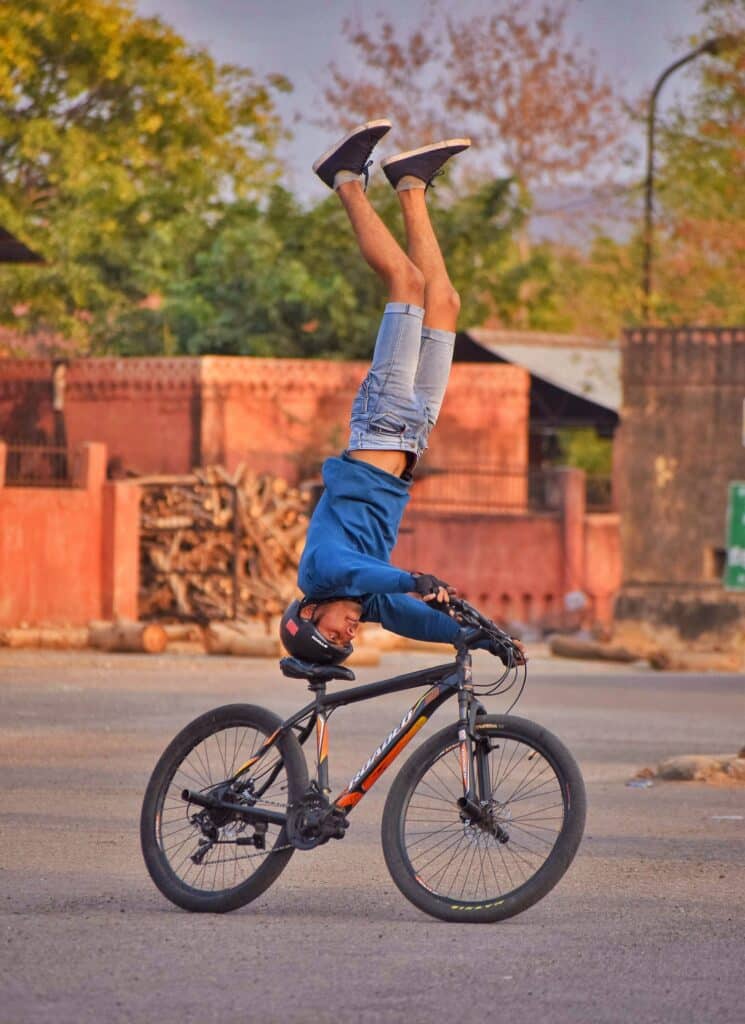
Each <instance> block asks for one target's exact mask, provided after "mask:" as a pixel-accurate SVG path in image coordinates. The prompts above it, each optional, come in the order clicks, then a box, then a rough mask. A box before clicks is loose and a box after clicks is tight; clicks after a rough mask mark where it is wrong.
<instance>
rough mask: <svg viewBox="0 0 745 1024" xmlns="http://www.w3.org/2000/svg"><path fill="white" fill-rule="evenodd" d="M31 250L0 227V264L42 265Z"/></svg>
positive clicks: (40, 258) (41, 261)
mask: <svg viewBox="0 0 745 1024" xmlns="http://www.w3.org/2000/svg"><path fill="white" fill-rule="evenodd" d="M43 262H44V260H43V259H42V257H41V256H39V254H38V253H36V252H34V251H33V249H29V247H28V246H27V245H24V244H23V242H20V241H19V240H18V239H17V238H16V237H15V236H14V235H11V233H10V232H9V231H6V230H5V228H1V227H0V263H43Z"/></svg>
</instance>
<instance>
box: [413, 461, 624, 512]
mask: <svg viewBox="0 0 745 1024" xmlns="http://www.w3.org/2000/svg"><path fill="white" fill-rule="evenodd" d="M585 479H586V492H585V494H586V503H587V506H586V507H587V510H588V511H591V512H601V511H602V512H607V511H611V510H612V509H613V497H612V489H611V478H610V477H596V476H589V475H588V476H587V477H586V478H585ZM415 480H416V486H415V487H414V490H413V491H412V501H413V503H414V504H415V505H418V506H419V507H420V508H428V509H439V510H448V511H449V510H452V511H454V512H456V511H457V512H474V513H494V512H506V513H520V512H523V513H526V512H539V513H556V512H558V511H559V509H560V507H561V490H560V485H559V473H558V470H557V469H556V468H544V469H528V470H525V469H515V470H509V469H504V468H503V467H499V468H496V467H491V466H488V465H483V464H481V465H475V466H474V465H472V464H470V465H468V466H452V465H450V466H447V467H437V466H427V465H426V464H425V465H423V466H421V467H420V468H419V469H418V471H417V472H416V475H415Z"/></svg>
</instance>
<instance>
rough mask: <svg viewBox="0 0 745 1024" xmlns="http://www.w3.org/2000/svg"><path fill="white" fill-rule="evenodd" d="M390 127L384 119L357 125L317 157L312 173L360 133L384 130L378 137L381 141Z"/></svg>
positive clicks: (388, 122)
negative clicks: (376, 129)
mask: <svg viewBox="0 0 745 1024" xmlns="http://www.w3.org/2000/svg"><path fill="white" fill-rule="evenodd" d="M392 127H393V124H392V123H391V122H390V121H389V120H388V119H387V118H385V117H382V118H380V119H379V120H378V121H366V122H365V124H358V125H357V127H356V128H353V129H352V131H351V132H349V134H347V135H345V136H344V138H343V139H339V141H338V142H337V143H336V145H334V146H332V147H331V148H330V149H327V150H326V152H325V153H324V154H323V155H322V156H319V158H318V159H317V160H316V161H315V163H314V164H313V171H314V172H317V171H318V168H319V167H322V166H323V165H324V164H325V163H326V161H327V160H330V159H331V157H332V156H333V155H334V153H335V152H336V151H337V149H341V147H342V146H343V145H345V143H347V142H349V140H350V139H353V138H354V137H355V135H359V134H360V133H361V132H367V131H371V130H372V129H373V128H385V131H384V132H382V133H381V136H380V138H381V139H382V138H383V135H385V134H386V133H387V132H389V131H390V130H391V128H392Z"/></svg>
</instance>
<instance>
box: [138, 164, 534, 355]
mask: <svg viewBox="0 0 745 1024" xmlns="http://www.w3.org/2000/svg"><path fill="white" fill-rule="evenodd" d="M371 197H372V201H373V203H374V205H375V207H376V209H377V210H378V211H379V213H380V214H381V217H382V218H383V220H384V221H385V223H386V224H387V225H388V227H389V228H390V229H391V231H392V232H393V233H394V235H396V236H397V237H398V238H399V241H401V242H402V243H403V238H402V227H401V214H400V210H399V203H398V200H397V198H396V195H395V193H394V192H393V191H392V190H391V189H390V188H388V187H387V186H386V185H378V186H375V187H373V189H372V191H371ZM430 208H431V211H432V217H433V220H434V223H435V227H436V230H437V233H438V236H439V238H440V240H441V243H442V246H443V250H444V252H445V256H446V260H447V263H448V268H449V270H450V273H451V276H452V278H453V282H454V284H455V286H456V288H457V289H458V290H459V292H460V294H461V299H462V315H461V322H462V323H464V324H477V323H483V322H485V321H490V322H494V323H502V324H517V325H520V326H527V327H537V328H540V327H543V326H552V322H551V318H552V316H553V315H554V314H553V312H552V303H553V301H554V296H553V287H552V280H551V276H550V272H549V271H550V265H549V262H548V261H547V260H546V258H545V256H544V254H543V253H541V252H535V253H533V254H530V255H529V256H528V257H527V258H526V257H525V256H524V255H523V254H521V248H520V246H519V244H518V243H517V242H516V241H515V238H516V234H517V232H518V231H519V229H520V227H521V225H522V224H523V223H524V221H525V217H526V216H527V207H526V197H525V195H524V193H522V192H521V191H520V190H519V189H518V188H517V187H516V185H515V183H514V182H512V181H510V180H509V179H504V180H499V181H495V182H488V183H486V184H482V185H480V186H478V187H475V188H472V189H471V190H465V189H464V190H460V191H459V192H458V193H457V194H453V193H450V194H448V190H447V189H446V188H438V189H437V190H435V191H434V192H432V193H430ZM384 303H385V291H384V288H383V286H382V285H381V283H380V282H379V281H378V279H377V278H376V276H375V274H373V273H372V271H371V270H370V269H369V267H368V266H367V265H366V264H365V262H364V261H363V259H362V257H361V256H360V255H359V252H358V250H357V245H356V242H355V240H354V236H353V234H352V232H351V230H350V228H349V224H348V223H347V218H346V214H345V213H344V210H343V209H342V207H341V204H340V203H339V201H338V199H337V198H336V197H334V196H329V197H328V198H327V199H325V200H323V201H322V202H320V203H318V204H317V205H315V206H314V207H311V208H310V209H306V208H304V207H303V206H301V205H300V204H299V203H298V202H297V200H296V199H294V198H293V197H292V196H291V195H290V194H289V193H288V192H286V191H285V190H284V189H281V188H279V187H275V188H274V189H273V190H272V192H271V196H270V198H269V201H268V203H266V204H262V205H258V204H256V203H249V202H245V203H241V204H234V205H233V206H231V207H229V208H227V209H226V210H225V212H224V215H223V217H222V218H221V219H220V221H219V222H217V223H215V224H214V225H213V228H212V230H211V232H210V239H209V244H208V245H206V246H205V247H204V248H203V249H201V250H200V251H198V252H196V253H195V254H194V255H193V257H192V259H191V262H190V264H189V266H188V268H187V269H186V272H185V273H184V275H183V277H182V279H181V280H180V281H176V282H174V283H173V284H172V285H171V286H170V287H169V288H167V289H166V292H165V296H164V303H163V306H162V308H161V309H160V310H157V311H153V312H151V313H148V316H149V319H150V327H146V328H144V329H143V328H142V325H140V327H139V328H138V329H137V330H136V331H132V329H131V328H132V325H131V324H130V325H128V327H127V330H128V331H129V337H130V345H131V344H132V342H134V348H130V350H131V351H142V350H143V348H142V344H143V341H146V339H147V338H166V339H169V343H170V344H171V345H172V346H173V350H174V351H179V352H191V353H199V352H213V353H223V354H236V355H280V356H305V357H323V358H341V359H367V358H369V355H370V350H371V346H372V343H373V339H374V337H375V333H376V330H377V325H378V321H379V319H380V314H381V310H382V308H383V305H384ZM139 315H140V317H141V318H142V317H143V316H144V314H139Z"/></svg>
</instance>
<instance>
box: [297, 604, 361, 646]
mask: <svg viewBox="0 0 745 1024" xmlns="http://www.w3.org/2000/svg"><path fill="white" fill-rule="evenodd" d="M304 611H308V612H309V613H310V615H309V616H307V617H308V618H311V617H312V618H313V619H314V621H315V625H316V629H317V630H318V632H319V633H321V634H322V635H323V636H325V637H326V639H327V640H328V641H330V642H331V643H332V644H337V645H338V646H340V647H343V646H344V645H345V644H348V643H351V642H352V640H353V639H354V637H355V635H356V633H357V630H358V629H359V625H360V606H359V605H358V604H357V602H356V601H329V603H328V604H322V605H319V606H317V608H314V607H313V606H312V605H311V606H309V607H308V608H306V609H304ZM314 612H315V615H314ZM301 614H302V613H301Z"/></svg>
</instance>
